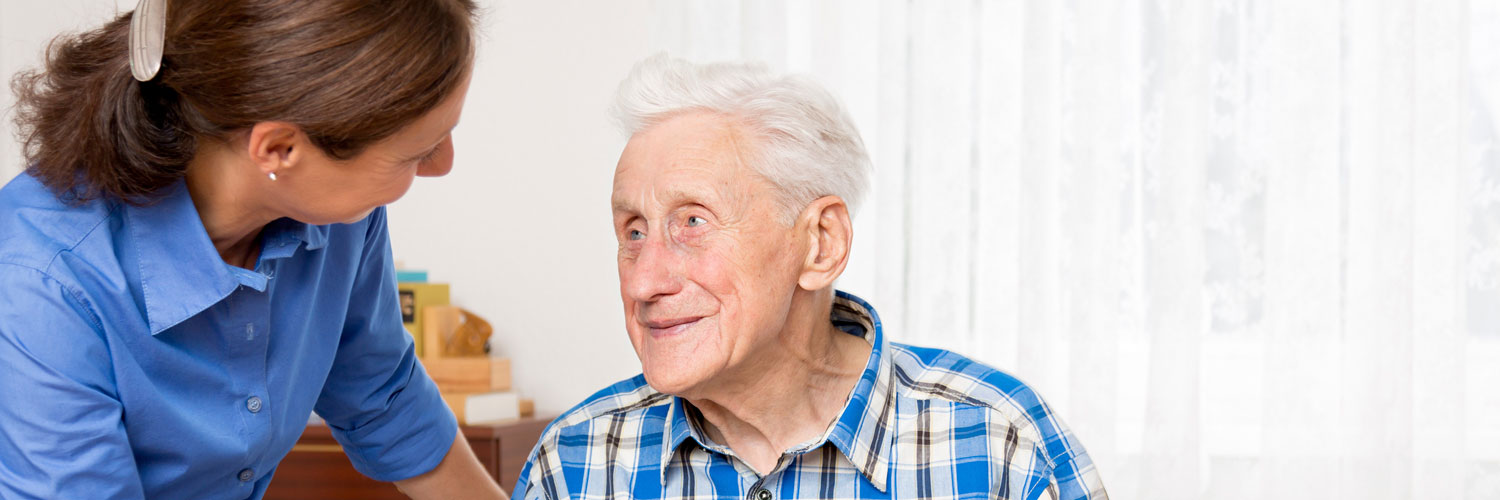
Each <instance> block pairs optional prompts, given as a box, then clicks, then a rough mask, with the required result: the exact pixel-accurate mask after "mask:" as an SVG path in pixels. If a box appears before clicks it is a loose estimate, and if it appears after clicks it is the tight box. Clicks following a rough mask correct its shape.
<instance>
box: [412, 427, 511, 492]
mask: <svg viewBox="0 0 1500 500" xmlns="http://www.w3.org/2000/svg"><path fill="white" fill-rule="evenodd" d="M396 488H397V489H400V490H401V492H402V493H405V494H406V496H409V497H412V498H414V499H417V500H427V499H449V498H452V499H468V498H473V499H509V498H510V497H509V496H508V495H506V494H505V491H504V490H501V489H500V485H497V484H495V481H494V480H493V479H490V476H489V474H487V473H485V472H484V467H483V466H481V465H479V459H478V458H475V457H474V451H473V450H470V449H469V442H468V440H466V439H464V435H463V433H461V432H460V433H459V434H458V436H457V437H455V438H454V439H453V447H452V448H450V449H449V450H448V456H446V457H443V462H442V463H440V464H438V466H437V468H434V469H432V471H431V472H428V473H426V474H422V475H420V476H417V477H414V478H411V479H407V480H403V481H396Z"/></svg>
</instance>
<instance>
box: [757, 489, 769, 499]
mask: <svg viewBox="0 0 1500 500" xmlns="http://www.w3.org/2000/svg"><path fill="white" fill-rule="evenodd" d="M755 500H771V490H767V489H761V490H760V491H757V492H755Z"/></svg>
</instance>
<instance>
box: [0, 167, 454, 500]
mask: <svg viewBox="0 0 1500 500" xmlns="http://www.w3.org/2000/svg"><path fill="white" fill-rule="evenodd" d="M261 241H262V250H261V253H260V258H259V261H258V262H257V263H256V265H255V269H254V270H247V269H242V268H239V267H234V266H230V265H227V264H225V263H224V261H223V260H222V259H221V258H220V256H219V254H218V252H217V251H216V250H215V249H214V246H213V244H212V242H210V241H209V238H208V234H207V233H206V232H205V230H204V229H203V224H202V222H201V221H200V220H199V218H198V213H197V210H196V209H195V208H194V205H193V201H192V198H191V197H190V196H188V193H187V190H186V189H185V188H184V187H183V185H182V184H181V183H179V184H178V185H177V186H175V187H173V188H169V189H168V190H167V192H166V193H165V197H164V198H162V199H160V200H159V201H158V202H156V203H155V204H152V205H150V206H146V207H137V206H130V205H125V204H121V203H119V202H114V201H106V200H97V201H92V202H88V203H84V204H82V205H77V206H73V205H67V204H64V203H62V202H60V201H58V200H57V199H56V198H55V197H54V196H53V195H52V194H51V193H50V192H49V191H48V190H47V189H46V188H44V187H43V186H42V185H41V184H40V183H38V182H37V181H36V180H35V179H34V178H32V177H30V176H26V175H22V176H20V177H17V178H16V179H15V180H13V181H12V182H10V183H9V184H8V185H7V186H6V187H5V188H4V189H3V190H0V498H7V499H9V498H89V499H105V498H191V499H214V498H237V499H239V498H259V497H260V496H261V495H262V494H263V493H264V492H265V489H266V486H267V485H268V484H269V483H270V481H271V476H272V473H273V472H274V471H275V470H276V464H277V463H278V462H280V461H281V459H282V457H284V456H285V455H286V454H287V452H288V451H290V450H291V448H292V445H293V443H295V442H296V441H297V438H298V437H299V436H301V434H302V431H303V429H304V428H305V426H306V424H307V420H308V415H309V414H310V413H311V412H313V411H316V412H317V413H318V414H319V415H320V416H322V417H323V418H324V419H325V420H326V421H327V423H328V425H329V426H330V427H331V428H332V430H333V434H334V437H335V438H337V439H338V441H339V442H340V443H341V444H342V445H343V447H344V451H345V452H346V453H347V454H348V455H349V458H350V461H351V462H353V464H354V466H355V468H356V469H358V470H359V471H360V472H363V473H365V474H366V475H369V476H370V477H373V478H375V479H378V480H383V481H394V480H400V479H405V478H409V477H413V476H416V475H419V474H421V473H424V472H427V471H428V470H431V469H432V468H433V467H435V466H436V465H437V464H438V463H439V462H441V461H442V459H443V457H444V456H445V454H446V453H447V452H448V450H449V448H450V447H451V446H452V444H453V440H454V437H455V436H456V433H457V431H458V429H457V424H456V423H455V421H454V418H453V415H452V413H451V412H449V411H448V409H447V407H446V406H445V405H444V404H443V402H442V399H441V398H440V397H439V394H438V391H437V388H436V386H434V385H433V383H432V380H431V379H430V378H428V376H427V374H426V372H425V371H423V369H422V367H421V365H420V364H419V363H418V362H417V359H416V355H415V352H414V349H413V343H412V340H411V337H410V336H409V335H407V334H406V332H405V330H404V329H403V328H402V326H401V317H400V309H399V305H398V298H397V297H398V296H397V291H396V283H395V273H394V271H393V269H392V262H391V253H390V244H389V240H388V235H387V232H386V221H385V211H384V209H383V208H382V209H377V210H375V211H374V213H372V214H371V215H370V216H369V217H368V218H366V219H365V220H363V221H360V222H358V223H354V224H338V225H331V226H309V225H306V224H301V223H298V222H295V221H292V220H289V219H282V220H279V221H276V222H274V223H272V224H270V225H268V226H267V227H266V228H265V229H264V231H263V232H262V233H261Z"/></svg>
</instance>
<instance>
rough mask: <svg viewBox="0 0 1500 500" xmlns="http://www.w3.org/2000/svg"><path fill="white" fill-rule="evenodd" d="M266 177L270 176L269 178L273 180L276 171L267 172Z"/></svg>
mask: <svg viewBox="0 0 1500 500" xmlns="http://www.w3.org/2000/svg"><path fill="white" fill-rule="evenodd" d="M267 177H270V178H271V180H273V181H274V180H276V172H271V173H270V174H267Z"/></svg>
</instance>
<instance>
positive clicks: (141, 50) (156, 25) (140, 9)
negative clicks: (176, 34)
mask: <svg viewBox="0 0 1500 500" xmlns="http://www.w3.org/2000/svg"><path fill="white" fill-rule="evenodd" d="M166 44H167V0H141V2H140V3H138V4H136V6H135V12H132V13H131V14H130V74H131V75H134V76H135V79H136V80H138V81H142V82H149V81H151V79H152V78H156V73H157V71H160V70H161V55H162V50H163V49H165V48H166Z"/></svg>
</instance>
